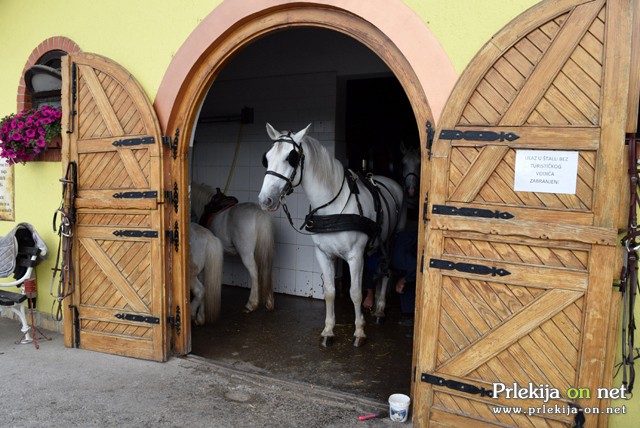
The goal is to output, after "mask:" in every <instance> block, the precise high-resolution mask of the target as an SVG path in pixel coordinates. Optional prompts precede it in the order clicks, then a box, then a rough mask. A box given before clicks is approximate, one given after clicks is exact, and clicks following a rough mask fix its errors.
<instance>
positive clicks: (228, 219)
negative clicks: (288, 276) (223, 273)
mask: <svg viewBox="0 0 640 428" xmlns="http://www.w3.org/2000/svg"><path fill="white" fill-rule="evenodd" d="M216 194H217V192H216V191H215V190H214V189H213V188H211V187H210V186H208V185H206V184H202V183H191V209H192V210H193V211H194V212H195V214H196V216H197V218H199V219H200V218H202V217H203V213H204V212H205V207H206V206H207V204H209V202H210V201H211V199H212V198H213V197H214V196H216ZM202 223H203V222H202V221H201V223H200V224H201V225H203V226H206V227H207V228H208V229H209V230H210V231H211V232H213V234H214V235H215V236H216V237H218V238H219V239H220V241H221V242H222V246H223V248H224V252H225V253H227V254H233V255H238V256H240V259H241V260H242V263H243V264H244V266H245V267H246V269H247V271H248V272H249V277H250V284H251V292H250V293H249V300H248V301H247V304H246V305H245V311H246V312H253V311H254V310H256V309H257V308H258V306H259V305H260V304H264V306H265V308H267V310H272V309H273V307H274V301H273V278H272V267H273V252H274V247H275V241H274V227H273V220H272V218H271V216H270V215H269V214H267V213H265V212H264V211H262V210H261V209H260V207H259V206H258V204H256V203H253V202H242V203H238V204H234V205H232V206H230V207H227V208H225V209H223V210H222V211H219V212H217V213H216V214H215V215H214V216H213V219H212V220H210V222H209V224H208V225H204V224H202Z"/></svg>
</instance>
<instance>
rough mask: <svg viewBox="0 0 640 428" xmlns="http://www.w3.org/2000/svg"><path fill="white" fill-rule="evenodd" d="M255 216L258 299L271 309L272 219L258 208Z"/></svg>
mask: <svg viewBox="0 0 640 428" xmlns="http://www.w3.org/2000/svg"><path fill="white" fill-rule="evenodd" d="M258 213H259V215H257V216H256V234H257V236H256V248H255V252H254V258H255V261H256V265H257V267H258V284H260V301H261V302H263V303H264V305H265V306H266V308H267V309H269V310H271V309H273V278H272V275H271V271H272V267H273V249H274V246H275V241H274V237H273V236H274V230H273V221H272V219H271V216H270V215H269V214H267V213H265V212H264V211H262V210H260V211H259V212H258Z"/></svg>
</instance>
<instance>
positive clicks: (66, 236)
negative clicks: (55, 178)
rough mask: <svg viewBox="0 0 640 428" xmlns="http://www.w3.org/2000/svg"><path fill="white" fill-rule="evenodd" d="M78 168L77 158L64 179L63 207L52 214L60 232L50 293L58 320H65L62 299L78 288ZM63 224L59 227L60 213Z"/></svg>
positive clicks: (54, 229)
mask: <svg viewBox="0 0 640 428" xmlns="http://www.w3.org/2000/svg"><path fill="white" fill-rule="evenodd" d="M77 170H78V168H77V165H76V163H75V162H69V164H68V165H67V172H66V174H65V176H64V178H61V179H60V182H62V201H61V202H60V208H58V209H57V210H56V212H55V213H54V214H53V231H54V232H56V231H57V232H58V236H59V238H60V241H59V243H58V253H57V255H56V265H55V266H54V267H53V268H52V270H53V276H52V277H51V285H50V286H49V294H51V296H52V297H54V299H55V300H54V302H53V305H52V310H51V312H52V313H53V312H54V311H55V313H53V315H54V317H55V319H56V321H62V301H63V300H64V299H65V298H66V297H68V296H70V295H71V294H73V292H74V290H75V278H74V277H75V272H74V268H73V248H72V247H73V226H74V224H75V222H76V211H75V199H76V197H77V196H78V184H77V183H78V172H77ZM58 214H60V224H59V226H58V227H57V228H56V223H57V222H56V220H57V216H58ZM57 275H59V280H58V286H57V288H56V291H55V292H54V288H55V287H54V284H55V279H56V276H57Z"/></svg>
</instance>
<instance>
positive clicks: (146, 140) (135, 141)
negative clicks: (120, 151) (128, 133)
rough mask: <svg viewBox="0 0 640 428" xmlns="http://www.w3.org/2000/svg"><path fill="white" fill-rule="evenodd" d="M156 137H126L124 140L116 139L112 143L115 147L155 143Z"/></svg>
mask: <svg viewBox="0 0 640 428" xmlns="http://www.w3.org/2000/svg"><path fill="white" fill-rule="evenodd" d="M155 142H156V139H155V138H153V137H149V136H147V137H136V138H125V139H124V140H116V141H114V142H113V143H111V144H112V145H113V146H115V147H131V146H139V145H142V144H155Z"/></svg>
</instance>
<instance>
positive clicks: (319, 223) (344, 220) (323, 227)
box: [303, 214, 380, 241]
mask: <svg viewBox="0 0 640 428" xmlns="http://www.w3.org/2000/svg"><path fill="white" fill-rule="evenodd" d="M303 226H304V228H305V230H306V231H308V232H311V233H331V232H344V231H356V232H364V233H366V234H367V236H368V237H369V240H370V241H371V240H374V239H375V238H376V237H377V236H378V235H379V234H380V225H379V224H377V223H376V222H375V221H373V220H371V219H370V218H368V217H363V216H360V215H358V214H330V215H316V216H314V217H313V218H312V219H310V220H308V221H305V224H304V225H303Z"/></svg>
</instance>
